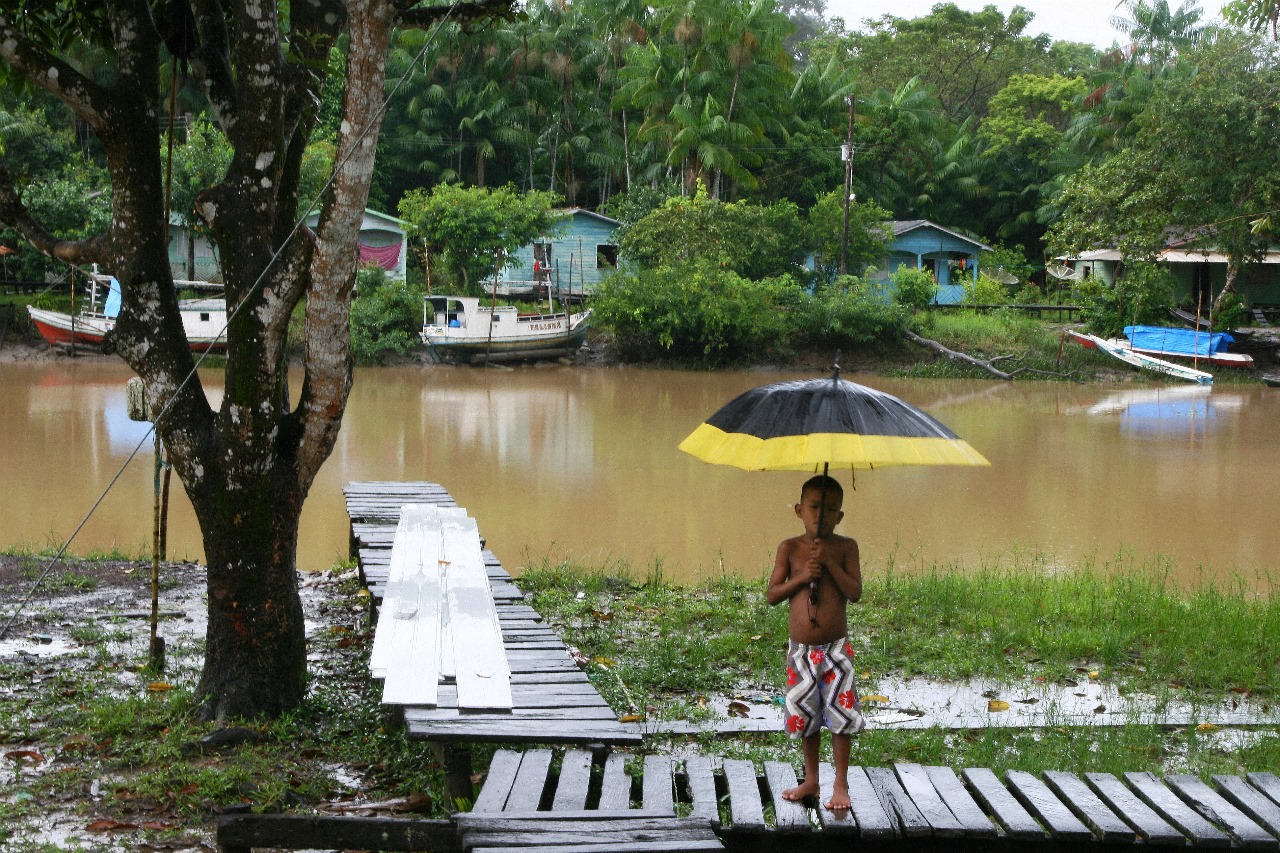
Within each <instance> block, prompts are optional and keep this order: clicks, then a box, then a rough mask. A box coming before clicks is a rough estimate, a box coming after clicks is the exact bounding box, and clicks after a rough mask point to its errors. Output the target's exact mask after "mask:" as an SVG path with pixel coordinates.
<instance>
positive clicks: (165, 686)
mask: <svg viewBox="0 0 1280 853" xmlns="http://www.w3.org/2000/svg"><path fill="white" fill-rule="evenodd" d="M147 689H148V690H150V691H151V692H152V693H163V692H164V691H166V690H172V689H173V685H172V684H169V683H168V682H164V681H153V682H151V683H150V684H148V685H147Z"/></svg>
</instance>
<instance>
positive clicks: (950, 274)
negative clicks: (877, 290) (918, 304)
mask: <svg viewBox="0 0 1280 853" xmlns="http://www.w3.org/2000/svg"><path fill="white" fill-rule="evenodd" d="M890 224H891V225H892V226H893V245H892V246H891V247H890V249H889V256H888V257H887V258H885V262H884V274H885V276H886V277H888V276H890V275H893V273H894V272H896V271H897V270H898V268H899V267H901V266H903V265H906V266H908V267H911V268H912V269H923V270H928V271H929V272H931V273H933V277H934V278H935V279H936V280H937V282H938V295H937V297H936V298H935V299H934V301H935V302H937V303H938V304H940V305H954V304H956V303H959V302H962V301H964V278H963V277H965V276H967V277H969V278H970V279H971V280H973V281H977V280H978V253H979V252H989V251H991V247H990V246H987V245H986V244H984V243H980V242H978V241H977V240H974V239H973V238H971V237H966V236H964V235H963V234H959V233H957V232H955V231H952V230H950V229H948V228H943V227H942V226H941V225H937V224H935V223H933V222H930V221H929V220H927V219H906V220H895V221H893V222H891V223H890Z"/></svg>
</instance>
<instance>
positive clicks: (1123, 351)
mask: <svg viewBox="0 0 1280 853" xmlns="http://www.w3.org/2000/svg"><path fill="white" fill-rule="evenodd" d="M1067 334H1069V335H1071V337H1072V338H1073V339H1074V340H1075V341H1076V343H1078V344H1080V345H1081V346H1083V347H1088V348H1089V349H1096V350H1099V351H1101V352H1105V353H1106V354H1107V355H1109V356H1111V357H1112V358H1116V359H1119V360H1120V361H1123V362H1124V363H1125V364H1128V365H1131V366H1133V367H1137V368H1139V369H1141V370H1150V371H1154V372H1156V373H1163V374H1165V375H1167V376H1172V377H1174V378H1175V379H1182V380H1185V381H1187V382H1195V383H1197V384H1199V385H1212V384H1213V374H1212V373H1205V372H1204V371H1203V370H1196V369H1195V368H1192V367H1187V366H1186V365H1183V364H1174V363H1173V362H1171V361H1164V360H1163V359H1159V358H1156V357H1155V356H1152V355H1147V354H1146V353H1144V352H1140V351H1138V350H1135V349H1134V348H1133V347H1132V346H1131V345H1130V344H1129V342H1128V341H1122V340H1119V339H1112V340H1108V339H1106V338H1100V337H1098V336H1097V335H1090V334H1087V333H1085V332H1077V331H1074V330H1068V331H1067Z"/></svg>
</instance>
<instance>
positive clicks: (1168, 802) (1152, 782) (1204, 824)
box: [1124, 771, 1231, 847]
mask: <svg viewBox="0 0 1280 853" xmlns="http://www.w3.org/2000/svg"><path fill="white" fill-rule="evenodd" d="M1124 780H1125V782H1127V783H1128V784H1129V787H1131V788H1133V790H1134V792H1135V793H1136V794H1137V795H1138V796H1139V797H1141V798H1142V801H1143V802H1145V803H1146V804H1147V805H1149V806H1151V808H1153V809H1155V811H1156V813H1158V814H1159V815H1160V816H1161V817H1163V818H1164V819H1165V820H1167V821H1169V823H1171V824H1173V825H1174V826H1176V827H1177V828H1178V830H1179V831H1180V832H1182V834H1183V835H1186V836H1187V837H1189V838H1190V839H1191V843H1192V845H1193V846H1195V847H1230V846H1231V839H1230V838H1229V837H1228V836H1227V834H1226V833H1224V832H1222V831H1221V830H1219V829H1218V828H1217V827H1216V826H1214V825H1213V824H1211V823H1209V822H1208V821H1207V820H1205V819H1204V818H1202V817H1201V816H1200V815H1199V814H1197V813H1196V812H1195V810H1194V809H1192V808H1191V807H1190V806H1189V805H1187V804H1186V803H1184V802H1183V801H1182V800H1181V799H1179V798H1178V795H1177V794H1175V793H1173V791H1170V790H1169V789H1168V788H1167V787H1165V784H1164V783H1163V782H1161V781H1160V780H1159V779H1157V778H1156V777H1155V775H1154V774H1152V773H1148V772H1136V771H1130V772H1128V773H1125V774H1124Z"/></svg>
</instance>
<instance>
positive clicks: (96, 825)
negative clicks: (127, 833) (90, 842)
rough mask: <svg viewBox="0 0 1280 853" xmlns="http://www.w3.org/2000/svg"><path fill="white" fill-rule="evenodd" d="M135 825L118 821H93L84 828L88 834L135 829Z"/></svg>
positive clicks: (136, 826)
mask: <svg viewBox="0 0 1280 853" xmlns="http://www.w3.org/2000/svg"><path fill="white" fill-rule="evenodd" d="M137 828H138V825H137V824H136V823H123V822H121V821H118V820H95V821H94V822H93V823H91V824H89V825H88V826H86V827H85V829H87V830H89V831H90V832H115V831H117V830H122V829H137Z"/></svg>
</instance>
